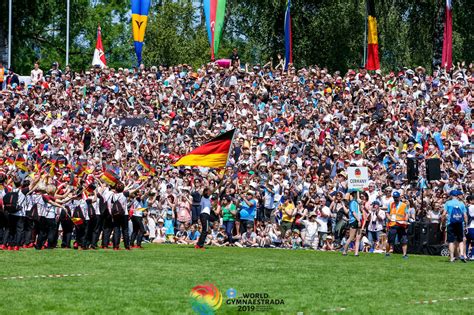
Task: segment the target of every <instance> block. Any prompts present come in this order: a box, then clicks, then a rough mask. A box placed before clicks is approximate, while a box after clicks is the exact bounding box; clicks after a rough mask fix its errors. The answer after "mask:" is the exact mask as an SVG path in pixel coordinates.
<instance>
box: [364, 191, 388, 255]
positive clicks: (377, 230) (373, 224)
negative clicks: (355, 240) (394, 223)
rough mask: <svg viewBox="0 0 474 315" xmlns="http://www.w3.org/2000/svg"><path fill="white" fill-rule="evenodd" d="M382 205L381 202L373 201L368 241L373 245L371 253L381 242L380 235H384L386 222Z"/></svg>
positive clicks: (369, 218)
mask: <svg viewBox="0 0 474 315" xmlns="http://www.w3.org/2000/svg"><path fill="white" fill-rule="evenodd" d="M380 205H381V203H380V201H378V200H375V201H373V202H372V206H371V208H370V211H369V215H368V218H367V222H368V223H367V230H368V239H369V242H370V244H371V249H370V250H371V251H373V250H374V249H375V247H376V243H377V242H378V241H379V240H380V234H381V233H382V230H383V223H384V221H385V211H383V210H382V209H380Z"/></svg>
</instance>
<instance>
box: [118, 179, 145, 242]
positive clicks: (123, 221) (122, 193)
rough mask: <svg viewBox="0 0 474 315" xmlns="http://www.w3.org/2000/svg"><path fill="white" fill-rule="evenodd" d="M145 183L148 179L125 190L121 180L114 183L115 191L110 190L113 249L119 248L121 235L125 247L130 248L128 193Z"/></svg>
mask: <svg viewBox="0 0 474 315" xmlns="http://www.w3.org/2000/svg"><path fill="white" fill-rule="evenodd" d="M147 183H148V181H144V182H143V183H142V184H141V185H140V186H138V187H136V188H135V189H132V190H125V186H124V185H123V183H121V182H119V183H117V184H116V185H115V192H112V198H111V207H110V211H111V214H112V227H113V231H114V235H113V238H112V244H113V246H114V250H119V249H120V238H121V236H123V244H124V247H125V249H126V250H130V236H129V233H128V231H129V227H128V219H129V217H128V202H127V201H128V197H129V196H130V194H133V193H135V192H136V191H138V190H140V189H142V188H143V187H144V186H145V184H147ZM127 188H128V187H127ZM119 205H120V206H119ZM120 208H121V209H120ZM116 210H121V212H122V213H120V211H119V213H116Z"/></svg>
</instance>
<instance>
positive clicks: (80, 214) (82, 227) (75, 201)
mask: <svg viewBox="0 0 474 315" xmlns="http://www.w3.org/2000/svg"><path fill="white" fill-rule="evenodd" d="M66 205H67V206H69V209H71V212H72V217H71V220H72V222H73V223H74V231H75V235H76V240H75V242H74V244H73V248H74V249H79V247H80V248H81V249H87V243H86V233H87V224H88V222H89V209H88V207H89V206H88V204H87V200H86V199H84V198H83V197H82V193H80V192H78V193H76V194H75V195H74V196H73V197H72V200H68V202H67V203H66Z"/></svg>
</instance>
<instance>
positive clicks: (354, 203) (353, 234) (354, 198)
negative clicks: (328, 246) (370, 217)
mask: <svg viewBox="0 0 474 315" xmlns="http://www.w3.org/2000/svg"><path fill="white" fill-rule="evenodd" d="M350 195H351V200H350V201H349V227H350V229H349V239H348V240H347V242H346V244H344V249H343V251H342V255H343V256H347V249H348V247H349V245H350V243H351V242H352V241H353V240H354V239H355V244H354V256H359V242H360V235H361V228H362V224H361V220H362V212H361V210H360V205H359V198H358V197H359V192H357V191H352V192H351V193H350Z"/></svg>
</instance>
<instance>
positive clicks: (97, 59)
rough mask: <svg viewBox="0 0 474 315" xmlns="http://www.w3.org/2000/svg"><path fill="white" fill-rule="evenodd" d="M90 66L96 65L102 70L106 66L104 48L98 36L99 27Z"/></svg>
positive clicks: (100, 37)
mask: <svg viewBox="0 0 474 315" xmlns="http://www.w3.org/2000/svg"><path fill="white" fill-rule="evenodd" d="M92 65H93V66H97V65H98V66H100V67H101V68H104V67H105V66H106V65H107V62H106V61H105V53H104V46H102V36H101V35H100V25H99V26H98V27H97V43H96V44H95V50H94V58H93V59H92Z"/></svg>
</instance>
